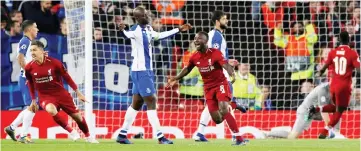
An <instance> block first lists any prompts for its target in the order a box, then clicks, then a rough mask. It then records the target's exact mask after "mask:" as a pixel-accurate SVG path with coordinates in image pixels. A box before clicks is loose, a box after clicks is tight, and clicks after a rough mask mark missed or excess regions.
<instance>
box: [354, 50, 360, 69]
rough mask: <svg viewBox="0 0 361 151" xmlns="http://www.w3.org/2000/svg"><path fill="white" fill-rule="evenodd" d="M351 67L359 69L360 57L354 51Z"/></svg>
mask: <svg viewBox="0 0 361 151" xmlns="http://www.w3.org/2000/svg"><path fill="white" fill-rule="evenodd" d="M352 64H353V67H355V68H360V56H359V55H358V54H357V52H356V51H354V57H353V59H352Z"/></svg>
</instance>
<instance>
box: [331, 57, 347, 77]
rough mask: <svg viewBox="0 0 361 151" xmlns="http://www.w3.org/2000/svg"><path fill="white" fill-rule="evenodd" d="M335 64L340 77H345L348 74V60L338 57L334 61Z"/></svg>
mask: <svg viewBox="0 0 361 151" xmlns="http://www.w3.org/2000/svg"><path fill="white" fill-rule="evenodd" d="M333 62H334V63H335V72H336V74H338V75H344V74H345V73H346V65H347V60H346V58H345V57H336V58H334V59H333Z"/></svg>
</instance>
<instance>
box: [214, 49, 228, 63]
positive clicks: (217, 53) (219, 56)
mask: <svg viewBox="0 0 361 151" xmlns="http://www.w3.org/2000/svg"><path fill="white" fill-rule="evenodd" d="M213 51H214V52H213V55H212V58H213V60H214V61H215V62H217V63H218V64H219V65H221V66H223V65H224V64H226V63H227V60H226V58H224V56H223V54H222V52H221V51H219V50H213Z"/></svg>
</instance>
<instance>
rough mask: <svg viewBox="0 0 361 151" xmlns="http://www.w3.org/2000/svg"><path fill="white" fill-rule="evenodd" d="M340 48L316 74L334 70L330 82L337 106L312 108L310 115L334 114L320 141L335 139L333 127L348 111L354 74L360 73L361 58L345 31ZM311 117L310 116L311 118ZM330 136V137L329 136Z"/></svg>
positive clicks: (319, 74) (333, 98) (329, 56)
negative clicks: (318, 113)
mask: <svg viewBox="0 0 361 151" xmlns="http://www.w3.org/2000/svg"><path fill="white" fill-rule="evenodd" d="M339 38H340V44H341V45H340V46H339V47H337V48H335V49H333V50H331V52H330V53H329V54H328V58H327V61H326V63H325V65H324V66H323V67H322V69H321V70H320V71H319V72H318V73H317V74H316V76H321V75H322V74H323V73H324V72H325V70H326V69H327V68H331V69H333V71H332V77H331V80H330V92H331V97H332V100H333V102H334V103H335V104H329V105H325V106H323V107H317V108H314V107H312V108H310V115H311V116H312V114H314V113H316V112H334V114H333V116H332V118H331V121H330V122H329V123H328V125H327V126H326V127H325V129H324V130H322V132H321V134H320V135H319V138H320V139H325V138H327V137H329V138H333V137H334V133H333V127H334V126H335V125H336V123H338V121H339V120H340V118H341V116H342V113H343V112H344V111H345V110H347V107H348V105H349V103H350V97H351V92H352V72H353V70H354V69H357V70H358V71H359V72H360V58H359V55H358V54H357V52H356V51H355V50H352V49H351V48H350V46H348V44H349V34H348V33H347V32H346V31H344V32H341V33H340V37H339ZM309 117H310V116H309ZM327 134H328V135H327Z"/></svg>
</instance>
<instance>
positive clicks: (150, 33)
mask: <svg viewBox="0 0 361 151" xmlns="http://www.w3.org/2000/svg"><path fill="white" fill-rule="evenodd" d="M178 32H179V29H178V28H175V29H173V30H170V31H165V32H161V33H159V32H156V31H154V30H153V28H152V27H151V26H150V25H145V26H142V25H138V24H135V25H133V26H132V27H131V28H130V30H129V31H125V30H124V31H123V33H124V35H125V36H126V37H127V38H130V39H131V45H132V57H133V61H132V62H133V63H132V66H131V71H145V70H153V65H152V62H153V60H152V56H153V52H152V51H153V50H152V49H153V47H152V45H151V44H152V41H151V40H159V39H164V38H168V37H170V36H173V35H174V34H176V33H178Z"/></svg>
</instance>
